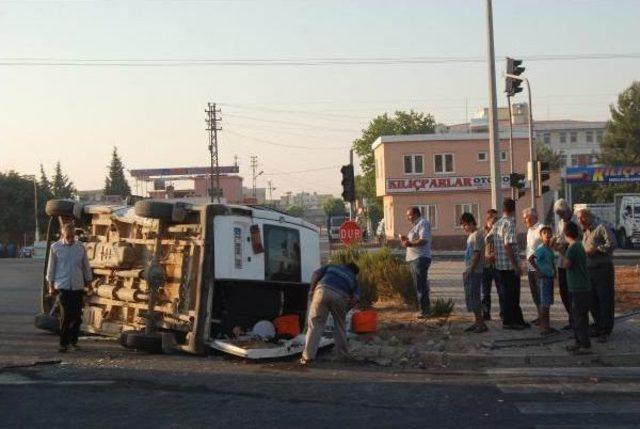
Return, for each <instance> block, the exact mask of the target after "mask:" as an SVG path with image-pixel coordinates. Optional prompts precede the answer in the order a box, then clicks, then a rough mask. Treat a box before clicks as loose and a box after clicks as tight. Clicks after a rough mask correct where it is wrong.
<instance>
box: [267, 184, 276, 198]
mask: <svg viewBox="0 0 640 429" xmlns="http://www.w3.org/2000/svg"><path fill="white" fill-rule="evenodd" d="M267 186H268V187H269V201H273V191H275V190H276V188H274V187H273V185H272V184H271V180H269V181H268V182H267Z"/></svg>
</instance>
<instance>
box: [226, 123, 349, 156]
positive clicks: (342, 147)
mask: <svg viewBox="0 0 640 429" xmlns="http://www.w3.org/2000/svg"><path fill="white" fill-rule="evenodd" d="M227 133H229V134H234V135H236V136H239V137H244V138H247V139H251V140H255V141H257V142H261V143H265V144H269V145H273V146H279V147H286V148H289V149H304V150H323V151H324V150H345V147H344V146H298V145H290V144H284V143H276V142H273V141H271V140H266V139H262V138H259V137H254V136H249V135H246V134H242V133H238V132H236V131H232V130H229V129H228V128H227Z"/></svg>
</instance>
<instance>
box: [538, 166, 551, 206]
mask: <svg viewBox="0 0 640 429" xmlns="http://www.w3.org/2000/svg"><path fill="white" fill-rule="evenodd" d="M547 180H549V163H548V162H547V161H536V197H541V196H542V195H543V194H544V193H546V192H549V190H550V189H551V188H550V187H549V186H547V185H544V182H546V181H547Z"/></svg>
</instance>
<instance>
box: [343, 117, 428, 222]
mask: <svg viewBox="0 0 640 429" xmlns="http://www.w3.org/2000/svg"><path fill="white" fill-rule="evenodd" d="M435 128H436V121H435V120H434V118H433V116H431V115H430V114H424V113H419V112H415V111H413V110H410V111H409V112H404V111H400V110H397V111H396V112H395V113H394V116H393V117H390V116H389V114H387V113H385V114H383V115H379V116H377V117H376V118H374V119H373V120H372V121H371V122H369V125H368V127H367V128H366V129H364V130H362V136H361V137H360V138H358V139H356V140H354V141H353V145H352V147H353V150H354V151H355V152H356V154H357V155H358V156H359V157H360V169H361V170H362V175H358V176H356V197H357V198H359V199H361V198H367V199H368V201H369V217H370V218H371V221H372V223H373V224H376V223H377V222H378V221H379V220H380V218H381V216H382V213H383V211H382V202H381V201H380V199H379V198H377V197H376V173H375V161H374V157H373V149H371V145H372V144H373V142H375V141H376V139H378V137H380V136H393V135H407V134H432V133H433V132H435ZM374 216H377V217H374Z"/></svg>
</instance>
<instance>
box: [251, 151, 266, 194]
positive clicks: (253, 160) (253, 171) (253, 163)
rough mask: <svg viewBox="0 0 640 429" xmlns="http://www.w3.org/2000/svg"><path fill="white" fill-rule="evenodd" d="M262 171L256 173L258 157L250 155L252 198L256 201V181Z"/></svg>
mask: <svg viewBox="0 0 640 429" xmlns="http://www.w3.org/2000/svg"><path fill="white" fill-rule="evenodd" d="M262 173H264V171H260V172H258V157H257V156H255V155H251V178H252V184H253V198H254V199H255V200H256V201H257V198H258V197H257V193H256V181H257V179H258V176H260V175H261V174H262Z"/></svg>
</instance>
